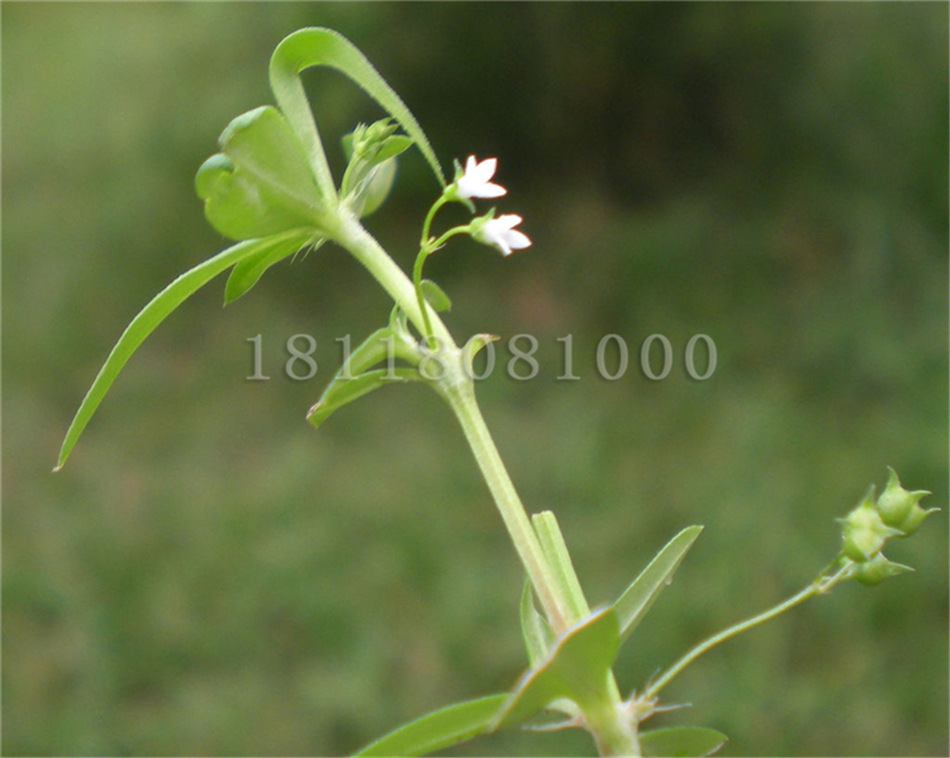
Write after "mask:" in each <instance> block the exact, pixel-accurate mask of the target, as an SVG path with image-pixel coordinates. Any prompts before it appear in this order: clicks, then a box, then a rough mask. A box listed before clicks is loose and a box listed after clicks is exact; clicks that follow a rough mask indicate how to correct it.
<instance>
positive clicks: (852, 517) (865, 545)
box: [838, 485, 903, 563]
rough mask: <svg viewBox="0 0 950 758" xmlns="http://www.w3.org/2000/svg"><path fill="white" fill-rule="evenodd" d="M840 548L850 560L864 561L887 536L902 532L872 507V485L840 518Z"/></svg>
mask: <svg viewBox="0 0 950 758" xmlns="http://www.w3.org/2000/svg"><path fill="white" fill-rule="evenodd" d="M838 521H839V522H841V524H842V527H841V549H842V550H843V551H844V554H845V555H847V556H848V557H849V558H850V559H851V560H852V561H855V562H856V563H864V562H865V561H869V560H870V559H871V558H873V557H874V556H875V555H877V554H878V553H879V552H880V551H881V548H882V547H884V542H885V541H886V540H887V539H888V538H889V537H896V536H897V535H900V534H903V532H901V531H899V530H897V529H895V528H894V527H891V526H888V525H887V524H885V523H884V521H883V520H882V519H881V514H880V513H878V511H877V509H876V508H875V507H874V485H871V486H870V487H869V488H868V491H867V492H866V493H865V495H864V498H863V499H862V500H861V502H860V503H858V505H857V506H855V508H854V509H853V510H852V511H851V512H850V513H848V515H847V516H845V517H844V518H842V519H838Z"/></svg>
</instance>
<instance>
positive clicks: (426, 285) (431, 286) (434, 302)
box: [419, 279, 452, 313]
mask: <svg viewBox="0 0 950 758" xmlns="http://www.w3.org/2000/svg"><path fill="white" fill-rule="evenodd" d="M419 286H421V287H422V296H423V297H424V298H425V299H426V301H427V302H428V303H429V305H431V306H432V307H433V308H435V310H436V313H444V312H445V311H450V310H452V301H451V299H449V296H448V295H446V294H445V290H443V289H442V288H441V287H440V286H439V285H438V284H436V283H435V282H433V281H432V280H431V279H423V280H422V281H421V282H419Z"/></svg>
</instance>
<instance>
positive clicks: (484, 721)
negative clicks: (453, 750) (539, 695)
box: [354, 693, 508, 758]
mask: <svg viewBox="0 0 950 758" xmlns="http://www.w3.org/2000/svg"><path fill="white" fill-rule="evenodd" d="M507 697H508V696H507V695H506V694H504V693H503V694H501V695H489V696H488V697H482V698H478V699H477V700H468V701H466V702H464V703H456V704H455V705H450V706H447V707H446V708H441V709H439V710H437V711H433V712H432V713H429V714H427V715H425V716H422V717H421V718H418V719H416V720H415V721H412V722H410V723H408V724H406V725H405V726H401V727H399V728H398V729H396V730H394V731H392V732H390V733H389V734H387V735H386V736H384V737H380V738H379V739H378V740H376V741H375V742H373V743H371V744H369V745H367V746H366V747H364V748H363V749H362V750H360V751H359V752H358V753H355V754H354V758H362V757H363V756H365V757H366V758H369V756H393V755H398V756H416V755H425V754H426V753H431V752H432V751H433V750H439V749H441V748H446V747H451V746H452V745H457V744H459V743H460V742H465V741H466V740H470V739H472V738H473V737H477V736H478V735H480V734H483V733H485V732H487V731H489V730H490V728H491V724H492V722H493V721H494V718H495V713H496V712H497V711H498V709H499V708H500V707H501V705H502V704H503V703H504V702H505V698H507Z"/></svg>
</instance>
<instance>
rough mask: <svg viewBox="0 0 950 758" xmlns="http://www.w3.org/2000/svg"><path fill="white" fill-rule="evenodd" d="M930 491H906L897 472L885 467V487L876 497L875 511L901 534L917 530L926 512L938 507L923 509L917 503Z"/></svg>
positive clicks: (904, 534)
mask: <svg viewBox="0 0 950 758" xmlns="http://www.w3.org/2000/svg"><path fill="white" fill-rule="evenodd" d="M929 494H931V493H929V492H927V490H916V491H915V492H908V491H907V490H905V489H904V488H903V487H901V483H900V480H899V479H898V478H897V474H896V473H895V472H894V469H892V468H891V467H890V466H888V467H887V487H886V488H885V489H884V492H882V493H881V496H880V497H879V498H878V499H877V512H878V513H880V514H881V520H882V521H883V522H884V523H885V524H887V525H888V526H892V527H894V528H895V529H899V530H900V531H901V532H903V536H905V537H906V536H908V535H911V534H913V533H914V532H916V531H917V527H919V526H920V524H921V522H922V521H923V520H924V519H925V518H926V517H927V514H929V513H933V512H934V511H939V510H940V509H939V508H929V509H926V510H925V509H924V508H921V507H920V505H918V502H919V501H920V500H921V498H923V497H925V496H927V495H929Z"/></svg>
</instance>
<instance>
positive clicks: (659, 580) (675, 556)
mask: <svg viewBox="0 0 950 758" xmlns="http://www.w3.org/2000/svg"><path fill="white" fill-rule="evenodd" d="M702 530H703V528H702V527H701V526H689V527H686V529H684V530H683V531H681V532H680V533H679V534H677V535H676V536H675V537H674V538H673V539H671V540H670V541H669V542H667V543H666V545H665V546H664V547H663V549H662V550H661V551H660V552H659V553H657V554H656V557H655V558H654V559H653V560H652V561H650V563H649V565H648V566H647V567H646V568H645V569H643V571H642V572H641V573H640V576H638V577H637V578H636V579H634V581H633V583H632V584H631V585H630V586H629V587H628V588H627V589H626V591H625V592H624V593H623V595H621V596H620V599H619V600H618V601H617V602H616V603H615V604H614V608H615V609H616V611H617V619H618V620H619V622H620V641H621V643H623V642H624V641H625V640H626V639H627V638H628V637H629V636H630V634H631V633H632V632H633V630H634V629H635V628H636V626H637V624H639V623H640V621H641V620H642V619H643V617H644V615H646V612H647V611H648V610H649V609H650V606H651V605H653V602H654V601H655V600H656V598H657V596H658V595H659V594H660V593H661V592H662V591H663V588H664V587H666V586H667V585H668V584H669V583H670V582H672V581H673V573H674V572H675V571H676V569H677V568H678V567H679V565H680V562H681V561H682V560H683V557H684V556H685V555H686V553H687V552H688V551H689V549H690V547H692V545H693V542H695V541H696V538H697V537H698V536H699V533H700V532H701V531H702Z"/></svg>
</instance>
